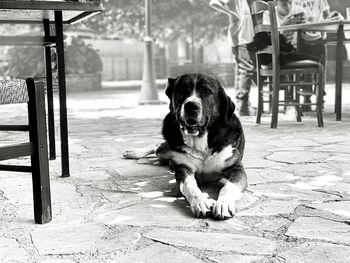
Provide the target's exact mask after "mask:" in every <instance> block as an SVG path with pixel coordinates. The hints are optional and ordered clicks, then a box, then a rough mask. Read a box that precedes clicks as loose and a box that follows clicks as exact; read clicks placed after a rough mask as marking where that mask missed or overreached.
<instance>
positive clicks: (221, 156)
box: [183, 133, 238, 174]
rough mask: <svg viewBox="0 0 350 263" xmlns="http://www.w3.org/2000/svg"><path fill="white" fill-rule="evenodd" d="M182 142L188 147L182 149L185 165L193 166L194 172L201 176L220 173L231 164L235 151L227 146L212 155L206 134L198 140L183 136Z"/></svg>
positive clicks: (197, 138)
mask: <svg viewBox="0 0 350 263" xmlns="http://www.w3.org/2000/svg"><path fill="white" fill-rule="evenodd" d="M184 142H185V144H186V146H187V147H188V148H185V149H184V150H185V152H186V154H185V156H183V157H184V158H185V159H186V161H185V163H189V162H190V163H191V164H192V165H191V166H192V167H193V165H194V166H195V168H196V169H195V170H196V172H197V173H201V174H211V173H220V172H221V171H222V170H223V169H225V168H227V167H228V165H229V164H232V158H234V156H233V155H235V151H237V150H236V149H234V148H233V147H232V146H231V145H229V146H227V147H225V148H224V149H223V150H222V151H220V152H215V153H212V152H211V150H210V149H209V147H208V133H205V134H204V135H203V136H202V137H200V138H199V137H197V136H188V135H184ZM237 152H238V151H237ZM234 159H235V158H234ZM191 166H190V167H191Z"/></svg>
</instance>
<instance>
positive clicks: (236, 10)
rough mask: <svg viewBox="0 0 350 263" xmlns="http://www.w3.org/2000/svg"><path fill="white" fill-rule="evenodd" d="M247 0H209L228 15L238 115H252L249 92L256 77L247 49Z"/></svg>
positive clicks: (250, 34)
mask: <svg viewBox="0 0 350 263" xmlns="http://www.w3.org/2000/svg"><path fill="white" fill-rule="evenodd" d="M247 1H248V0H211V1H210V2H209V6H210V7H212V8H214V9H215V10H217V11H219V12H221V13H224V14H226V15H227V16H228V19H229V26H228V39H229V44H230V45H231V47H232V54H233V56H234V60H235V62H236V70H235V92H236V105H237V108H238V114H239V115H240V116H249V115H254V114H255V112H254V110H253V108H252V107H251V106H250V103H249V92H250V88H251V85H252V82H253V80H254V77H255V78H256V74H255V73H256V70H255V67H256V65H255V53H254V52H252V51H249V50H248V49H247V44H249V43H251V42H252V41H253V38H254V29H253V22H252V18H251V14H250V9H249V5H248V2H247Z"/></svg>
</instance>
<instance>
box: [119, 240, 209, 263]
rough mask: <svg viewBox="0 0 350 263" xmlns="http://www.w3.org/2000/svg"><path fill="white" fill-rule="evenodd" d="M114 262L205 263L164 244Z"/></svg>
mask: <svg viewBox="0 0 350 263" xmlns="http://www.w3.org/2000/svg"><path fill="white" fill-rule="evenodd" d="M114 262H123V263H136V262H140V263H141V262H142V263H163V262H167V263H178V262H191V263H192V262H193V263H200V262H203V261H202V260H200V259H199V258H196V257H195V256H192V255H191V254H189V253H187V252H184V251H181V250H179V249H177V248H174V247H171V246H166V245H162V244H154V245H151V246H149V247H146V248H143V249H140V250H137V251H134V252H131V253H130V254H128V255H122V256H121V257H119V258H117V259H116V261H114Z"/></svg>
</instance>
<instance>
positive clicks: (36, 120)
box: [0, 79, 52, 224]
mask: <svg viewBox="0 0 350 263" xmlns="http://www.w3.org/2000/svg"><path fill="white" fill-rule="evenodd" d="M13 103H28V125H0V131H27V132H29V142H26V143H19V144H15V145H6V146H0V161H3V160H10V159H15V158H19V157H24V156H30V166H23V165H9V164H0V170H3V171H16V172H30V173H31V174H32V182H33V200H34V202H33V203H34V219H35V222H36V223H39V224H44V223H48V222H50V221H51V219H52V212H51V194H50V178H49V162H48V150H47V135H46V112H45V95H44V87H43V85H42V83H41V82H34V80H33V79H27V80H26V81H24V80H2V81H0V104H13Z"/></svg>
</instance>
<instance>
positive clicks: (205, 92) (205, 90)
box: [201, 87, 213, 96]
mask: <svg viewBox="0 0 350 263" xmlns="http://www.w3.org/2000/svg"><path fill="white" fill-rule="evenodd" d="M201 93H202V94H203V95H204V96H209V95H212V94H213V90H212V89H211V88H209V87H206V88H203V89H202V92H201Z"/></svg>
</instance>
